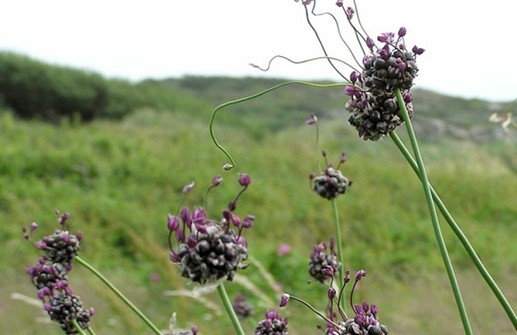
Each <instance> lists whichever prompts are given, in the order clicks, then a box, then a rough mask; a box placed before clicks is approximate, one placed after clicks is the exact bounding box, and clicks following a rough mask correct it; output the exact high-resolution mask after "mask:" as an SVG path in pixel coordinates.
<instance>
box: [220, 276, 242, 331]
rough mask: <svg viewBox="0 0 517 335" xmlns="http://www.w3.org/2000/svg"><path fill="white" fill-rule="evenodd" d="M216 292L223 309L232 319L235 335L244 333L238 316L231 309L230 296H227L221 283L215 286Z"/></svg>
mask: <svg viewBox="0 0 517 335" xmlns="http://www.w3.org/2000/svg"><path fill="white" fill-rule="evenodd" d="M217 292H218V293H219V297H221V301H222V302H223V305H224V309H225V310H226V314H228V316H229V317H230V320H231V321H232V325H233V328H234V329H235V332H236V333H237V335H245V333H244V330H243V329H242V326H241V323H240V322H239V318H238V317H237V314H235V311H234V310H233V307H232V303H231V302H230V298H228V293H226V289H225V288H224V284H223V283H221V284H220V285H219V286H217Z"/></svg>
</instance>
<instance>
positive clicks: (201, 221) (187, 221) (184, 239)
mask: <svg viewBox="0 0 517 335" xmlns="http://www.w3.org/2000/svg"><path fill="white" fill-rule="evenodd" d="M220 181H221V178H220V177H216V178H214V179H213V180H212V185H211V186H210V187H214V185H218V184H219V183H220ZM249 183H250V179H249V176H247V175H246V174H241V175H240V177H239V184H240V185H241V186H243V189H241V191H240V192H239V194H238V195H237V197H236V198H235V199H234V200H232V202H231V203H230V205H229V208H226V209H224V210H223V211H222V216H221V218H220V219H218V220H214V219H210V218H209V217H208V214H207V212H206V210H205V209H204V208H203V207H197V208H195V209H193V210H192V211H191V210H190V209H189V208H188V207H184V208H182V210H181V211H180V213H179V215H178V216H174V215H171V214H169V215H168V217H167V229H168V230H169V238H168V242H169V249H170V253H169V258H170V260H171V262H172V263H174V264H176V265H177V266H179V267H180V269H181V275H182V276H183V277H184V278H187V279H189V280H190V281H192V282H195V283H198V284H201V285H204V284H215V283H217V282H219V281H222V280H225V279H226V280H232V279H233V277H234V276H235V274H236V272H237V270H239V269H245V268H246V267H247V264H244V261H245V260H246V259H247V257H248V251H247V241H246V239H245V238H244V237H243V236H242V231H243V230H244V229H245V228H251V226H252V225H253V220H254V219H255V217H254V216H253V215H248V216H246V218H245V219H244V220H241V219H240V218H239V216H237V215H236V214H235V213H234V212H233V209H235V204H236V201H237V199H238V198H239V196H240V195H241V194H242V193H243V191H244V190H246V188H247V185H249ZM210 187H209V189H210ZM209 189H208V190H209ZM207 192H208V191H207ZM235 228H237V229H235ZM173 235H175V238H174V237H173Z"/></svg>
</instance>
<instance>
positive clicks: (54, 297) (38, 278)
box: [23, 211, 94, 334]
mask: <svg viewBox="0 0 517 335" xmlns="http://www.w3.org/2000/svg"><path fill="white" fill-rule="evenodd" d="M57 214H58V216H59V219H58V222H59V224H60V225H61V226H62V227H63V229H56V230H55V231H54V233H53V234H52V235H49V236H45V237H43V238H42V239H41V240H40V241H38V242H34V241H33V240H32V239H31V235H32V233H33V232H34V231H35V230H36V229H37V228H38V225H37V224H36V223H33V224H31V225H30V227H29V229H27V228H26V227H23V236H24V238H25V239H26V240H29V241H31V242H33V243H34V245H35V246H36V247H37V248H38V249H40V250H42V251H43V252H44V253H45V254H44V256H42V257H41V258H40V259H39V261H38V264H36V265H34V266H29V267H27V274H28V275H29V276H30V277H31V280H32V283H33V284H34V286H35V287H36V288H37V289H38V298H40V299H41V300H42V301H43V309H44V310H45V311H46V312H47V313H48V315H49V317H50V319H51V320H53V321H56V322H57V323H59V325H60V327H61V329H62V330H63V331H64V332H65V334H77V333H78V330H77V329H76V328H75V326H74V324H73V323H74V321H75V322H76V323H77V324H78V325H79V327H80V328H81V329H86V328H88V327H89V323H90V320H91V317H92V316H93V312H94V310H93V308H91V309H85V308H84V307H83V303H82V302H81V300H80V298H79V296H77V295H75V294H73V292H72V289H71V288H70V286H69V280H68V273H69V272H70V270H71V269H72V262H73V259H74V258H75V256H77V254H78V252H79V249H80V244H79V242H80V241H81V239H82V233H80V232H79V233H77V234H76V235H72V234H70V232H69V231H68V224H67V221H68V219H69V217H70V216H69V214H68V213H64V214H62V215H61V214H60V213H59V211H57ZM29 234H30V235H29Z"/></svg>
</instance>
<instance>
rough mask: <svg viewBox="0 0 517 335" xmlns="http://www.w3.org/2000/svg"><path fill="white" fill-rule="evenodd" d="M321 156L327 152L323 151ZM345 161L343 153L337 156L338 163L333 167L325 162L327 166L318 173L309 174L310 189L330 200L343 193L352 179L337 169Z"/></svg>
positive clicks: (324, 155)
mask: <svg viewBox="0 0 517 335" xmlns="http://www.w3.org/2000/svg"><path fill="white" fill-rule="evenodd" d="M322 154H323V157H324V158H325V159H326V156H327V153H326V152H325V151H323V153H322ZM345 161H346V156H345V154H344V153H342V154H341V156H340V157H339V164H338V165H337V166H336V167H334V165H333V164H332V163H330V164H327V168H326V169H325V171H323V172H322V173H321V174H320V175H318V176H316V175H315V174H314V173H311V174H310V175H309V178H310V180H311V181H312V190H313V191H314V192H316V193H317V194H318V195H319V196H321V197H322V198H325V199H328V200H332V199H335V198H337V197H338V196H339V195H341V194H344V193H345V192H346V190H347V189H348V187H349V186H350V185H352V181H351V180H348V178H347V177H345V176H344V175H343V173H342V172H341V171H340V170H339V168H340V167H341V164H343V163H344V162H345Z"/></svg>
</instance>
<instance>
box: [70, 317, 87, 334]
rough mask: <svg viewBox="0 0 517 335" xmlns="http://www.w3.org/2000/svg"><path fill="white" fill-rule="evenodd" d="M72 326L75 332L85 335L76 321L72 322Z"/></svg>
mask: <svg viewBox="0 0 517 335" xmlns="http://www.w3.org/2000/svg"><path fill="white" fill-rule="evenodd" d="M72 324H73V325H74V328H75V330H77V332H78V333H79V334H81V335H86V333H85V332H84V330H83V329H82V328H81V326H80V325H79V323H78V322H77V320H76V319H73V320H72Z"/></svg>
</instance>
